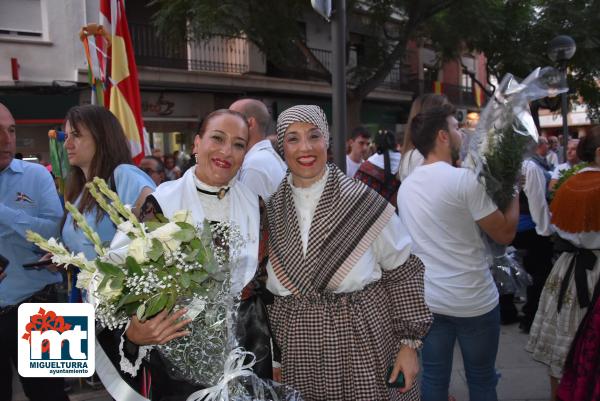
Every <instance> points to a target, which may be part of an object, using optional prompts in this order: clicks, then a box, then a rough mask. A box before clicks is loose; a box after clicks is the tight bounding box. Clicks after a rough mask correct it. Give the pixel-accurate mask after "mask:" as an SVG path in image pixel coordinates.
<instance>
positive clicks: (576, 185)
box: [550, 170, 600, 233]
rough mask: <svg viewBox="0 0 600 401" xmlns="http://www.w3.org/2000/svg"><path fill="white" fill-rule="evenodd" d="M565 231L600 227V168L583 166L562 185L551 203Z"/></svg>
mask: <svg viewBox="0 0 600 401" xmlns="http://www.w3.org/2000/svg"><path fill="white" fill-rule="evenodd" d="M550 211H551V213H552V224H554V225H555V226H556V227H557V228H558V229H560V230H561V231H566V232H569V233H582V232H592V231H600V170H582V171H581V172H579V173H578V174H575V175H574V176H573V177H571V178H569V179H568V180H567V181H565V183H564V184H562V185H561V186H560V188H559V189H558V191H556V195H555V196H554V200H553V201H552V204H551V205H550Z"/></svg>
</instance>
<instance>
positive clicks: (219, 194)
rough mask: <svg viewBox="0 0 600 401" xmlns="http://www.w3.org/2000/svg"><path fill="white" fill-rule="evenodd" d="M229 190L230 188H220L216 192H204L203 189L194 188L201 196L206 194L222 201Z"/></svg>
mask: <svg viewBox="0 0 600 401" xmlns="http://www.w3.org/2000/svg"><path fill="white" fill-rule="evenodd" d="M229 188H231V187H225V188H221V189H219V190H218V191H217V192H212V191H206V190H204V189H200V188H198V187H196V189H197V190H198V192H202V193H203V194H206V195H213V196H216V197H217V198H219V200H221V199H223V198H224V197H225V195H227V192H229Z"/></svg>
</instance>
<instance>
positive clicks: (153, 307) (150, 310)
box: [145, 293, 168, 318]
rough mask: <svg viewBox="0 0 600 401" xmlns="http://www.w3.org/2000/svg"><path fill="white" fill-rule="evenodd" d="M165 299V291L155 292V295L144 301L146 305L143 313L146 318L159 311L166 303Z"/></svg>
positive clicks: (166, 298)
mask: <svg viewBox="0 0 600 401" xmlns="http://www.w3.org/2000/svg"><path fill="white" fill-rule="evenodd" d="M167 300H168V295H167V294H165V293H162V294H156V295H155V296H153V297H152V298H150V299H149V300H148V301H147V302H146V304H147V305H146V313H145V316H146V318H148V317H152V316H154V315H156V314H157V313H158V312H160V311H161V310H163V309H164V308H165V305H166V304H167Z"/></svg>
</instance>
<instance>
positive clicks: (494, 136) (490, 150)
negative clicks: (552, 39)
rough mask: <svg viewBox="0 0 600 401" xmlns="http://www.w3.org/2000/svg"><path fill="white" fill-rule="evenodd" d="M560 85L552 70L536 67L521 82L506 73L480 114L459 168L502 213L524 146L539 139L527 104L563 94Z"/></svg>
mask: <svg viewBox="0 0 600 401" xmlns="http://www.w3.org/2000/svg"><path fill="white" fill-rule="evenodd" d="M561 82H562V81H561V77H560V74H559V72H558V71H557V70H556V69H554V68H551V67H545V68H536V69H535V70H534V71H533V72H532V73H531V74H529V76H528V77H527V78H525V79H524V80H523V81H520V82H519V80H518V79H517V78H515V77H514V76H513V75H511V74H506V75H505V76H504V78H502V81H501V82H500V84H499V85H498V87H497V88H496V91H495V92H494V94H493V96H492V97H491V98H490V99H489V100H488V102H487V104H486V105H485V107H484V108H483V110H482V112H481V115H480V118H479V123H478V124H477V127H476V129H475V133H474V134H473V137H472V138H471V139H470V141H469V149H468V151H467V157H466V158H465V160H464V161H463V164H462V166H463V167H467V168H470V169H472V170H473V171H474V172H475V173H476V174H477V175H478V176H479V178H480V180H481V182H482V183H483V184H484V186H485V188H486V191H487V192H488V194H489V195H490V197H491V198H492V200H493V201H494V202H495V203H496V205H497V206H498V208H499V209H500V210H501V211H504V210H506V208H507V207H508V205H509V203H510V201H511V199H512V198H513V196H514V186H515V184H516V183H517V180H518V179H519V176H520V172H521V164H522V161H523V156H524V154H525V150H526V147H527V144H528V143H529V142H531V141H535V142H537V140H538V132H537V128H536V126H535V123H534V120H533V117H532V116H531V111H530V109H529V103H530V102H532V101H534V100H536V99H541V98H544V97H547V96H556V95H558V94H560V93H563V92H566V91H567V89H568V88H566V87H563V86H561Z"/></svg>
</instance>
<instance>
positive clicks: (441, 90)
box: [433, 81, 444, 95]
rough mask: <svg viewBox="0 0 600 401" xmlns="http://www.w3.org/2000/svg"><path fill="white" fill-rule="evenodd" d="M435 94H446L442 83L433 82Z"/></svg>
mask: <svg viewBox="0 0 600 401" xmlns="http://www.w3.org/2000/svg"><path fill="white" fill-rule="evenodd" d="M433 93H435V94H437V95H441V94H442V93H444V86H443V84H442V82H441V81H433Z"/></svg>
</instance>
